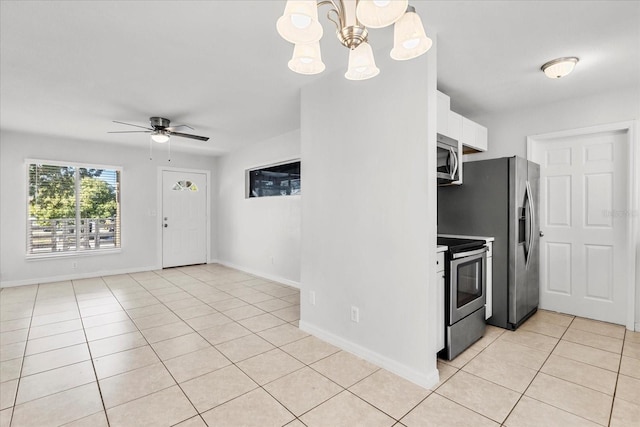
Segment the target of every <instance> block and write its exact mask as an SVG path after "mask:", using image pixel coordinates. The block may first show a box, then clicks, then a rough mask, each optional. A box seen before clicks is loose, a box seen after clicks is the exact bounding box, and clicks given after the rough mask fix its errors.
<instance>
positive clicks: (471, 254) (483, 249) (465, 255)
mask: <svg viewBox="0 0 640 427" xmlns="http://www.w3.org/2000/svg"><path fill="white" fill-rule="evenodd" d="M488 250H489V248H488V247H486V246H485V247H483V248H482V249H476V250H475V251H469V252H458V253H457V254H453V256H452V258H453V259H458V258H464V257H467V256H473V255H480V254H482V253H484V252H487V251H488Z"/></svg>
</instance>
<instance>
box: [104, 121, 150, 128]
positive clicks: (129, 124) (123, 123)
mask: <svg viewBox="0 0 640 427" xmlns="http://www.w3.org/2000/svg"><path fill="white" fill-rule="evenodd" d="M113 123H119V124H121V125H127V126H135V127H137V128H142V129H147V130H153V129H152V128H150V127H146V126H140V125H134V124H131V123H125V122H119V121H117V120H113Z"/></svg>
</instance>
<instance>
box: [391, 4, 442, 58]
mask: <svg viewBox="0 0 640 427" xmlns="http://www.w3.org/2000/svg"><path fill="white" fill-rule="evenodd" d="M431 45H433V42H432V41H431V39H430V38H429V37H427V35H426V34H425V32H424V27H423V26H422V20H421V19H420V16H418V14H417V13H415V11H407V13H405V14H404V15H403V16H402V18H400V20H399V21H398V22H396V24H395V25H394V26H393V49H391V57H392V58H393V59H395V60H397V61H405V60H407V59H413V58H417V57H418V56H420V55H422V54H423V53H425V52H426V51H428V50H429V49H431Z"/></svg>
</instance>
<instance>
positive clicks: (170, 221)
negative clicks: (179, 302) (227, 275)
mask: <svg viewBox="0 0 640 427" xmlns="http://www.w3.org/2000/svg"><path fill="white" fill-rule="evenodd" d="M162 227H163V228H162V267H164V268H166V267H176V266H179V265H191V264H204V263H206V262H207V232H208V231H207V176H206V175H205V174H203V173H193V172H175V171H163V172H162Z"/></svg>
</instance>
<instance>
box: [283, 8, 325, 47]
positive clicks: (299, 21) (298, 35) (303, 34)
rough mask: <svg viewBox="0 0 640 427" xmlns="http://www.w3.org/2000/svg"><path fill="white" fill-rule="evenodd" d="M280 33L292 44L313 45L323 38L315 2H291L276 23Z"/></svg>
mask: <svg viewBox="0 0 640 427" xmlns="http://www.w3.org/2000/svg"><path fill="white" fill-rule="evenodd" d="M276 28H277V29H278V33H279V34H280V36H282V38H283V39H285V40H286V41H288V42H291V43H312V42H317V41H318V40H320V39H321V38H322V31H323V30H322V25H320V22H318V5H317V3H316V1H315V0H302V1H301V0H289V1H287V5H286V6H285V9H284V13H283V14H282V16H281V17H280V19H278V22H277V23H276Z"/></svg>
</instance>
